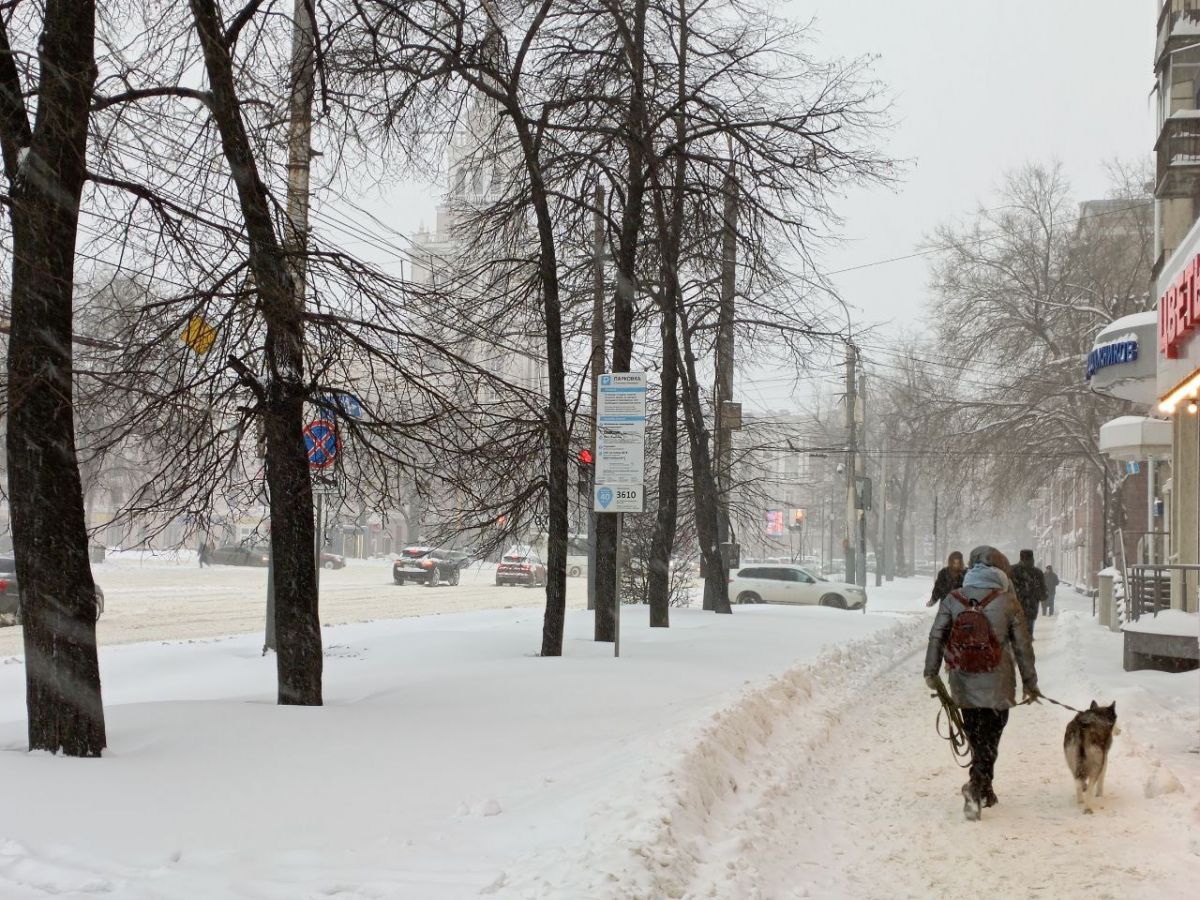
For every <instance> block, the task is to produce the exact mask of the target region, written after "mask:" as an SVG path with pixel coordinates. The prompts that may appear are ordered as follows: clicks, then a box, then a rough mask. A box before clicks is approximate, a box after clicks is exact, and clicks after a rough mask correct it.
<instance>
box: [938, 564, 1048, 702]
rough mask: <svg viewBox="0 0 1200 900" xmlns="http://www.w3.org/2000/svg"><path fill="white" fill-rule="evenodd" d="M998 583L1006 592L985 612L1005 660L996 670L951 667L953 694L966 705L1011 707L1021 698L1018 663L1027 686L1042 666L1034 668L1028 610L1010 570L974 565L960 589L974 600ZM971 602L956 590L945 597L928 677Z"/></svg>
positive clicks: (1035, 680) (1029, 687)
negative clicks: (956, 595) (966, 602)
mask: <svg viewBox="0 0 1200 900" xmlns="http://www.w3.org/2000/svg"><path fill="white" fill-rule="evenodd" d="M993 588H1000V589H1002V590H1004V592H1005V593H1003V594H1001V595H1000V596H998V597H996V598H995V599H994V600H992V601H991V602H990V603H989V604H988V605H987V606H986V607H984V610H983V613H984V615H986V616H987V618H988V621H989V622H990V623H991V625H992V631H994V632H995V633H996V639H997V640H999V641H1000V648H1001V656H1000V665H998V666H997V667H996V668H995V669H993V670H992V671H991V672H977V673H969V672H959V671H954V670H952V671H951V672H950V679H949V680H950V694H951V696H952V697H953V698H954V702H955V703H956V704H958V705H959V706H960V707H962V708H963V709H1008V708H1009V707H1011V706H1016V703H1017V697H1016V694H1017V678H1016V670H1015V667H1014V664H1013V663H1014V659H1015V661H1016V666H1018V667H1020V669H1021V683H1022V685H1023V687H1024V689H1025V690H1026V691H1028V690H1030V689H1033V688H1036V687H1037V670H1036V669H1035V668H1034V659H1033V640H1032V638H1031V637H1030V635H1029V626H1028V625H1027V624H1026V622H1025V614H1024V612H1023V611H1022V609H1021V604H1020V602H1019V601H1018V600H1017V596H1016V594H1014V593H1013V592H1012V587H1011V585H1010V584H1009V582H1008V578H1007V576H1006V575H1005V574H1004V573H1003V572H1002V571H1001V570H1000V569H994V568H992V567H991V566H984V565H976V566H972V567H971V570H970V571H969V572H967V575H966V578H964V579H963V586H962V588H961V592H962V594H963V595H964V596H966V597H968V598H970V599H972V600H980V599H982V598H983V597H986V596H987V595H988V593H990V592H991V591H992V589H993ZM964 609H966V606H964V605H963V604H962V603H960V602H959V601H958V600H956V599H955V598H954V597H953V596H948V597H945V598H944V599H943V600H942V605H941V606H939V607H938V611H937V617H936V618H935V619H934V620H933V628H931V629H930V631H929V649H928V650H927V651H926V653H925V677H926V678H928V677H931V676H933V675H937V674H938V670H939V669H940V668H941V667H942V657H943V655H944V653H945V651H946V642H947V641H948V640H949V639H950V628H951V626H952V625H953V623H954V619H955V618H956V617H957V616H958V614H959V613H961V612H962V611H963V610H964Z"/></svg>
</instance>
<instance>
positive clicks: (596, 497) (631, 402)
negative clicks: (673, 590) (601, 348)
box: [592, 372, 646, 657]
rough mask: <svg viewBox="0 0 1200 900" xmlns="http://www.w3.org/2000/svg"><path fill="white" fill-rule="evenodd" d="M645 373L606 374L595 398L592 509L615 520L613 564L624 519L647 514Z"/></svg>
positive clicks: (616, 645) (617, 651)
mask: <svg viewBox="0 0 1200 900" xmlns="http://www.w3.org/2000/svg"><path fill="white" fill-rule="evenodd" d="M645 479H646V373H645V372H606V373H605V374H603V375H601V376H600V386H599V389H598V390H597V397H596V478H595V484H594V486H593V488H592V509H593V510H594V511H595V512H596V513H598V514H607V513H612V514H615V515H616V516H617V561H618V565H619V563H620V559H621V530H622V529H621V526H622V525H623V524H624V523H623V521H622V520H623V518H624V513H627V512H633V513H640V512H642V511H643V510H644V509H645V497H644V494H645ZM620 585H621V578H620V572H619V571H618V574H617V589H616V591H615V592H614V597H613V603H614V605H615V609H614V610H613V624H614V629H613V656H618V657H619V656H620V655H621V588H620Z"/></svg>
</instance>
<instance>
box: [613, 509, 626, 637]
mask: <svg viewBox="0 0 1200 900" xmlns="http://www.w3.org/2000/svg"><path fill="white" fill-rule="evenodd" d="M616 516H617V583H616V585H615V586H614V588H613V659H620V658H621V539H622V537H623V536H624V535H623V534H622V532H623V531H624V530H625V513H617V514H616Z"/></svg>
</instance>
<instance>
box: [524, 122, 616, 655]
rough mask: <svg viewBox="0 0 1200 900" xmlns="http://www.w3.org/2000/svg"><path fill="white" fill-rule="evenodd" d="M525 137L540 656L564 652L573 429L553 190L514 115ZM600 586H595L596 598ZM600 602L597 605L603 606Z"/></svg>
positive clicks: (527, 132)
mask: <svg viewBox="0 0 1200 900" xmlns="http://www.w3.org/2000/svg"><path fill="white" fill-rule="evenodd" d="M512 120H513V124H514V125H515V127H516V130H517V136H518V138H519V140H520V142H521V151H522V154H523V155H524V160H525V169H526V174H527V175H528V176H529V192H530V198H531V200H532V202H533V209H534V215H535V218H536V221H537V230H538V250H539V252H538V274H539V280H540V282H541V289H542V323H543V325H544V326H545V328H546V382H547V385H546V386H547V389H548V391H549V394H550V396H549V404H548V405H547V409H546V436H547V439H548V443H549V449H550V477H549V481H548V489H547V503H548V506H549V521H548V523H547V527H546V533H547V537H546V611H545V614H544V616H543V619H542V656H562V649H563V630H564V627H565V625H566V615H567V530H568V528H569V526H570V515H569V512H570V511H569V503H570V493H569V485H568V481H567V479H568V469H569V463H570V454H571V433H570V429H569V428H568V427H567V390H566V384H567V375H566V366H565V363H564V361H563V338H562V335H563V333H562V301H561V298H560V296H559V288H558V255H557V252H556V245H555V241H554V222H553V216H552V214H551V211H550V199H549V193H548V191H547V189H546V182H545V179H544V178H543V177H542V172H541V167H540V164H539V161H538V156H537V147H536V144H535V141H534V139H533V135H532V134H531V133H530V129H529V127H528V124H527V123H526V122H525V121H524V119H523V118H522V117H521V116H520V115H519V114H518V115H513V116H512ZM598 600H599V586H597V601H598ZM599 605H600V604H599V602H597V608H599Z"/></svg>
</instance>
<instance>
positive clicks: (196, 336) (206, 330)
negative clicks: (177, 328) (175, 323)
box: [179, 316, 217, 356]
mask: <svg viewBox="0 0 1200 900" xmlns="http://www.w3.org/2000/svg"><path fill="white" fill-rule="evenodd" d="M179 337H180V339H181V340H182V341H183V342H184V344H186V345H187V346H188V348H189V349H191V350H192V352H194V353H195V354H196V355H197V356H203V355H204V354H205V353H207V352H208V351H209V350H211V349H212V345H213V344H215V343H216V342H217V329H215V328H213V327H212V326H211V325H209V324H208V322H206V321H205V320H204V318H203V316H192V318H191V319H189V320H188V323H187V327H186V328H184V329H183V334H181V335H180V336H179Z"/></svg>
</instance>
